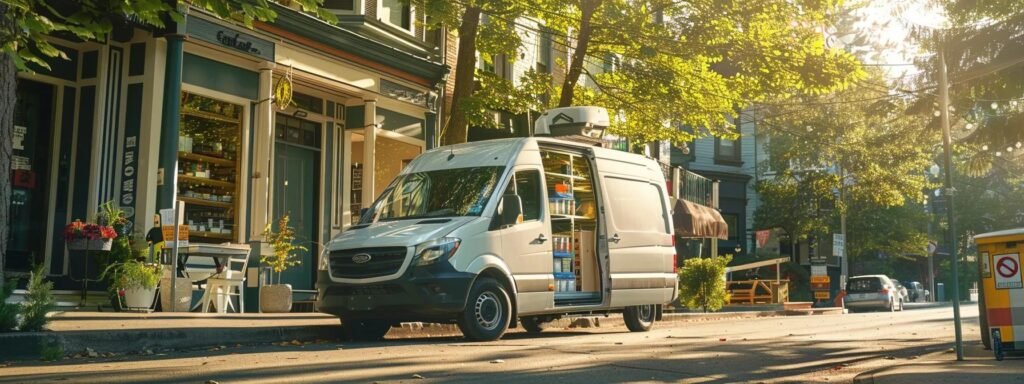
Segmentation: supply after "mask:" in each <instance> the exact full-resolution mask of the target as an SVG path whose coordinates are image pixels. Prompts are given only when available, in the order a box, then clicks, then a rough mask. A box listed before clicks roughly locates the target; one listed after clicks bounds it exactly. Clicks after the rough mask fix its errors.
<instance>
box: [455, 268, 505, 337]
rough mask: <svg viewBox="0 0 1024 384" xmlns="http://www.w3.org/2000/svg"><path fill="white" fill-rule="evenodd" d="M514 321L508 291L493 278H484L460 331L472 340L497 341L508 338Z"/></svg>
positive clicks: (473, 293)
mask: <svg viewBox="0 0 1024 384" xmlns="http://www.w3.org/2000/svg"><path fill="white" fill-rule="evenodd" d="M511 318H512V305H511V304H509V299H508V293H507V292H506V291H505V287H503V286H502V285H501V283H498V281H497V280H494V279H492V278H490V277H481V278H479V279H477V281H476V282H474V283H473V288H472V289H471V290H470V292H469V300H467V301H466V310H465V311H463V312H462V316H461V317H460V318H459V329H460V330H462V334H463V335H465V336H466V338H467V339H469V340H473V341H491V340H497V339H499V338H501V335H503V334H505V331H506V330H507V329H508V324H509V320H510V319H511Z"/></svg>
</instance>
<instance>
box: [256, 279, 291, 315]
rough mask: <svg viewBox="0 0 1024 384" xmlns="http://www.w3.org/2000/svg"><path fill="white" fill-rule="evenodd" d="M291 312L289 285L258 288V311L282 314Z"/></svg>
mask: <svg viewBox="0 0 1024 384" xmlns="http://www.w3.org/2000/svg"><path fill="white" fill-rule="evenodd" d="M291 310H292V286H291V284H275V285H264V286H263V287H261V288H260V311H261V312H267V313H284V312H291Z"/></svg>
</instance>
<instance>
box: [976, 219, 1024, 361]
mask: <svg viewBox="0 0 1024 384" xmlns="http://www.w3.org/2000/svg"><path fill="white" fill-rule="evenodd" d="M974 242H975V243H977V244H978V275H979V277H980V278H981V290H980V295H981V297H979V300H978V310H979V312H980V315H981V316H980V320H981V333H982V335H981V338H982V340H983V341H984V342H985V346H986V347H990V348H992V351H993V353H995V355H996V358H997V359H1002V357H1003V356H1002V355H1003V352H1004V351H1018V352H1020V351H1024V278H1022V277H1021V275H1022V273H1021V268H1022V266H1021V261H1022V258H1021V254H1022V253H1024V228H1017V229H1010V230H1005V231H998V232H989V233H983V234H980V235H977V236H974Z"/></svg>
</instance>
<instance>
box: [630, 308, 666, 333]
mask: <svg viewBox="0 0 1024 384" xmlns="http://www.w3.org/2000/svg"><path fill="white" fill-rule="evenodd" d="M657 313H658V308H657V307H656V306H655V305H654V304H648V305H635V306H632V307H626V309H625V310H624V311H622V319H623V320H624V321H625V322H626V328H629V330H630V331H632V332H647V331H650V330H651V327H652V326H654V318H655V317H656V316H657Z"/></svg>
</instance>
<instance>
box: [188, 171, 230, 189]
mask: <svg viewBox="0 0 1024 384" xmlns="http://www.w3.org/2000/svg"><path fill="white" fill-rule="evenodd" d="M178 181H184V182H186V183H192V184H199V185H209V186H213V187H222V188H231V189H234V188H235V183H231V182H227V181H221V180H214V179H207V178H203V177H195V176H189V175H183V174H178Z"/></svg>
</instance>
